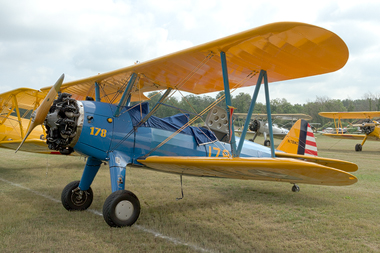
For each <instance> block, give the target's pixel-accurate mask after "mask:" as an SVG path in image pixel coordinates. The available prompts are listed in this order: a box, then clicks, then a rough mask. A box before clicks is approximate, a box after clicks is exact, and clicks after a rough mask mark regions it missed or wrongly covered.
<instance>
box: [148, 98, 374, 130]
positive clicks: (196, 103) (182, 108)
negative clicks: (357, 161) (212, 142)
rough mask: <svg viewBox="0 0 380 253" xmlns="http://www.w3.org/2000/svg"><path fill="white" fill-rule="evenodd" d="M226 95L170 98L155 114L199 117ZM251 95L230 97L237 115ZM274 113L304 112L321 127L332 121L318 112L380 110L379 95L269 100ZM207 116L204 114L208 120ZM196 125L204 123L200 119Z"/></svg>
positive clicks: (260, 107) (261, 106)
mask: <svg viewBox="0 0 380 253" xmlns="http://www.w3.org/2000/svg"><path fill="white" fill-rule="evenodd" d="M223 96H224V92H223V91H222V92H219V93H218V94H217V96H216V97H211V96H207V95H203V96H198V95H193V94H190V95H186V96H183V97H181V98H180V99H178V98H177V97H175V96H172V97H170V98H168V99H167V100H166V101H165V102H164V103H163V104H164V106H161V107H160V109H159V110H157V112H156V113H155V114H154V115H155V116H157V117H161V118H164V117H167V116H171V115H174V114H177V113H189V114H190V117H194V116H195V115H196V114H198V113H200V112H202V111H203V110H204V109H205V108H206V107H208V106H209V105H210V104H212V103H213V102H214V101H215V100H217V99H220V98H221V97H223ZM148 97H149V98H150V100H149V107H150V108H153V106H154V105H155V104H156V103H157V101H158V100H159V99H160V97H161V95H160V93H159V92H151V93H149V94H148ZM250 102H251V95H249V94H248V93H243V92H241V93H239V94H238V95H236V96H232V97H231V103H232V106H233V107H235V108H236V109H235V112H240V113H246V112H247V111H248V108H249V106H250ZM270 104H271V112H272V113H304V114H308V115H310V116H311V117H313V119H312V120H311V122H313V123H320V124H321V125H322V126H324V125H326V124H327V123H328V122H331V120H330V119H327V118H323V117H321V116H319V115H318V113H319V112H350V111H380V95H373V94H371V93H367V94H365V95H364V96H363V98H362V99H356V100H352V99H349V98H347V99H344V100H340V99H330V98H328V97H326V96H324V97H318V96H317V97H316V99H315V101H308V102H307V103H304V104H291V103H290V102H288V101H287V100H286V99H285V98H275V99H272V100H271V101H270ZM217 105H218V106H220V107H222V108H225V100H224V99H220V102H219V103H218V104H217ZM254 113H262V114H265V113H266V105H265V104H264V103H261V102H257V103H256V105H255V108H254ZM206 115H207V113H206V114H204V117H203V119H205V117H206ZM196 122H198V123H199V122H201V120H198V121H196Z"/></svg>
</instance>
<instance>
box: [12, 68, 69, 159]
mask: <svg viewBox="0 0 380 253" xmlns="http://www.w3.org/2000/svg"><path fill="white" fill-rule="evenodd" d="M64 77H65V75H64V74H62V75H61V77H60V78H58V80H57V82H55V84H54V85H53V87H51V89H50V91H49V93H48V94H47V95H46V97H45V98H44V100H43V101H42V103H41V104H40V106H39V107H38V108H37V110H35V111H34V112H33V113H32V116H31V119H32V122H31V123H30V126H29V128H28V132H27V133H26V135H25V137H24V139H23V140H22V142H21V143H20V146H18V148H17V149H16V152H17V151H18V150H19V149H20V148H21V146H22V145H23V144H24V142H25V140H26V138H28V136H29V134H30V133H31V132H32V131H33V129H34V128H35V127H36V126H38V125H41V124H42V123H43V122H44V121H45V118H46V116H47V114H48V112H49V109H50V107H51V105H52V104H53V101H54V98H55V97H56V96H57V94H58V92H59V90H60V89H61V85H62V82H63V79H64Z"/></svg>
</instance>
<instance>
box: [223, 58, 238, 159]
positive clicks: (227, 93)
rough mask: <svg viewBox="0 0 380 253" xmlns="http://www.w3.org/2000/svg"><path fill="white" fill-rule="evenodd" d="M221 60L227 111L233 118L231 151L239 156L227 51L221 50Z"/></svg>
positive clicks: (229, 121)
mask: <svg viewBox="0 0 380 253" xmlns="http://www.w3.org/2000/svg"><path fill="white" fill-rule="evenodd" d="M220 61H221V63H222V72H223V83H224V95H225V98H226V109H227V110H226V111H227V118H228V119H231V120H228V129H230V134H231V136H230V139H231V142H230V144H231V153H232V156H233V157H236V156H237V153H236V141H235V131H234V122H233V121H234V120H233V119H232V117H231V115H230V107H232V105H231V93H230V83H229V80H228V71H227V61H226V53H225V52H223V51H221V52H220Z"/></svg>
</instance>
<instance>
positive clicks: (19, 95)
mask: <svg viewBox="0 0 380 253" xmlns="http://www.w3.org/2000/svg"><path fill="white" fill-rule="evenodd" d="M46 94H47V93H45V92H40V91H38V90H34V89H29V88H19V89H16V90H12V91H9V92H5V93H2V94H0V110H1V112H0V147H1V148H8V149H16V148H17V147H18V146H19V145H20V141H21V140H22V139H23V138H24V137H25V134H26V132H27V130H28V127H29V124H30V116H31V114H32V112H33V111H34V110H36V109H37V107H38V105H39V102H40V101H42V100H43V99H44V97H45V96H46ZM21 150H22V151H28V152H34V153H44V154H60V153H59V152H58V151H55V150H51V149H49V148H48V146H47V145H46V141H45V131H44V128H43V125H39V126H37V127H36V128H34V130H33V131H32V132H31V133H30V135H29V138H28V139H27V140H26V141H25V143H24V145H23V146H22V148H21Z"/></svg>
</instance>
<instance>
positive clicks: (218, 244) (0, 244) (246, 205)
mask: <svg viewBox="0 0 380 253" xmlns="http://www.w3.org/2000/svg"><path fill="white" fill-rule="evenodd" d="M258 142H259V143H262V140H258ZM317 144H318V151H319V155H320V156H322V157H330V158H337V159H342V160H348V161H351V162H355V163H357V164H358V165H359V170H358V171H357V172H354V173H353V174H355V175H356V176H357V177H358V179H359V182H358V183H356V184H354V185H352V186H348V187H347V186H344V187H331V186H314V185H301V184H300V185H299V186H300V188H301V191H300V192H298V193H293V192H292V191H291V186H292V185H291V184H287V183H274V182H260V181H244V180H232V179H214V178H195V177H184V178H183V183H184V194H185V198H184V199H183V200H180V201H177V200H176V198H177V197H180V196H181V191H180V180H179V176H178V175H171V174H165V173H160V172H154V171H150V170H142V169H134V168H128V169H127V183H126V185H127V187H126V188H127V189H128V190H131V191H132V192H134V193H135V194H136V195H137V196H138V198H139V199H140V202H141V208H142V210H141V214H140V218H139V219H138V221H137V223H136V224H135V225H134V226H132V227H128V228H110V227H108V225H107V224H106V223H105V222H104V220H103V218H102V217H101V216H100V213H101V210H102V206H103V202H104V200H105V199H106V198H107V196H108V195H109V194H110V193H111V187H110V179H109V170H108V166H102V167H101V169H100V171H99V173H98V175H97V177H96V179H95V181H94V183H93V185H92V189H93V191H94V201H93V203H92V206H91V207H90V208H91V210H92V211H90V212H68V211H66V210H65V209H64V208H63V206H62V205H61V203H60V195H61V191H62V189H63V188H64V187H65V186H66V184H67V183H69V182H71V181H74V180H79V179H80V177H81V174H82V170H83V167H84V164H85V161H84V159H83V158H79V157H64V156H49V155H38V154H31V153H23V152H19V153H17V154H15V153H14V151H12V150H4V149H2V150H1V151H0V159H1V165H0V252H70V251H75V252H152V251H153V252H379V251H380V225H379V223H380V194H379V192H380V156H379V154H380V143H379V142H367V143H366V144H365V146H364V147H363V151H362V152H355V151H354V145H355V144H356V142H355V141H351V140H336V139H329V138H326V137H323V136H317Z"/></svg>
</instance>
